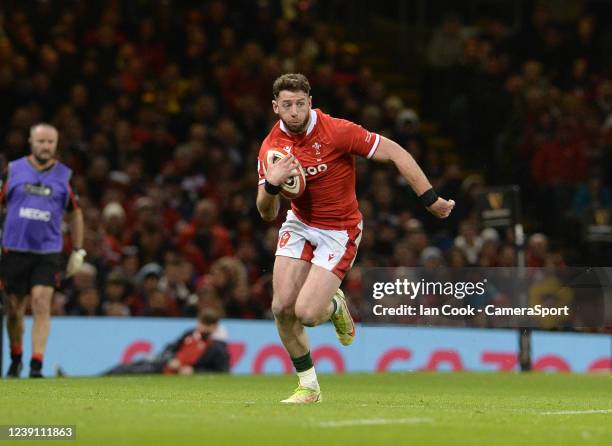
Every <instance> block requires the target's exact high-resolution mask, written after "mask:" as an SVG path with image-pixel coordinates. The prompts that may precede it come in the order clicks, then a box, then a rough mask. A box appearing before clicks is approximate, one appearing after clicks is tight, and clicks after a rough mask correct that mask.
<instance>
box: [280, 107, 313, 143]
mask: <svg viewBox="0 0 612 446" xmlns="http://www.w3.org/2000/svg"><path fill="white" fill-rule="evenodd" d="M279 122H280V129H281V130H282V131H283V132H285V133H286V134H287V135H289V136H291V137H294V136H295V135H294V134H293V133H291V132H290V131H289V130H288V129H287V127H286V126H285V123H284V122H283V121H280V120H279ZM315 125H317V112H316V111H314V110H312V109H311V110H310V122H309V123H308V128H307V129H306V136H308V135H310V134H311V133H312V131H313V130H314V128H315Z"/></svg>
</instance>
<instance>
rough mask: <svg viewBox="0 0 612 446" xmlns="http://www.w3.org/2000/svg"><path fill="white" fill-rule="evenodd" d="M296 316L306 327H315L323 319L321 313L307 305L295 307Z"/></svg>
mask: <svg viewBox="0 0 612 446" xmlns="http://www.w3.org/2000/svg"><path fill="white" fill-rule="evenodd" d="M295 317H296V318H297V320H298V321H300V324H302V325H303V326H305V327H314V326H316V325H319V323H320V320H321V315H320V314H319V313H318V312H317V311H314V310H313V309H312V308H308V307H306V306H302V307H296V309H295Z"/></svg>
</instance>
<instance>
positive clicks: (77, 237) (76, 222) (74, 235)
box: [66, 186, 87, 277]
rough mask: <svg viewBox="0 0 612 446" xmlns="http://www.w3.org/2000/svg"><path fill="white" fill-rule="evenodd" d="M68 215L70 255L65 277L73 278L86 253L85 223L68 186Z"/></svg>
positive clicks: (75, 198)
mask: <svg viewBox="0 0 612 446" xmlns="http://www.w3.org/2000/svg"><path fill="white" fill-rule="evenodd" d="M67 210H68V212H70V214H69V217H68V218H69V225H70V238H71V239H72V253H71V254H70V258H69V259H68V265H67V266H66V277H71V276H73V275H74V274H75V273H76V272H77V271H78V270H79V269H81V266H83V263H84V262H85V256H86V255H87V253H86V252H85V250H84V249H83V239H84V235H85V222H84V221H83V211H82V210H81V207H80V206H79V200H78V197H77V195H76V193H75V191H74V189H73V188H72V186H70V199H69V201H68V208H67Z"/></svg>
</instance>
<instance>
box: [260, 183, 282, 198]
mask: <svg viewBox="0 0 612 446" xmlns="http://www.w3.org/2000/svg"><path fill="white" fill-rule="evenodd" d="M264 189H265V190H266V192H267V193H269V194H270V195H278V193H279V192H280V190H281V187H280V186H275V185H274V184H272V183H268V180H266V183H265V185H264Z"/></svg>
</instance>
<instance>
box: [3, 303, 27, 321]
mask: <svg viewBox="0 0 612 446" xmlns="http://www.w3.org/2000/svg"><path fill="white" fill-rule="evenodd" d="M6 310H7V311H6V313H7V316H8V317H9V318H11V319H15V318H20V317H23V316H25V310H26V307H25V305H23V303H22V302H21V301H20V300H19V299H15V298H9V299H8V302H7V306H6Z"/></svg>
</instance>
